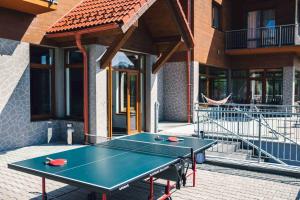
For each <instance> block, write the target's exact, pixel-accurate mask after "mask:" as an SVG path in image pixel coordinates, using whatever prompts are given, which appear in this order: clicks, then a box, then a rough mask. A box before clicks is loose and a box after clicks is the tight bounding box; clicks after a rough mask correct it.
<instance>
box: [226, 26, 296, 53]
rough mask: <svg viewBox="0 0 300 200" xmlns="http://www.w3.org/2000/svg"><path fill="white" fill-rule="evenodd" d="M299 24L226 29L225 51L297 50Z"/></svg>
mask: <svg viewBox="0 0 300 200" xmlns="http://www.w3.org/2000/svg"><path fill="white" fill-rule="evenodd" d="M298 32H299V25H298V24H291V25H281V26H274V27H261V28H256V29H242V30H233V31H227V32H226V33H225V36H226V53H227V54H229V55H243V54H252V53H258V54H262V53H275V52H276V53H280V52H299V51H300V49H299V48H298V47H297V46H296V45H298V44H300V43H299V35H298Z"/></svg>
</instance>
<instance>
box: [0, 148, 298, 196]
mask: <svg viewBox="0 0 300 200" xmlns="http://www.w3.org/2000/svg"><path fill="white" fill-rule="evenodd" d="M77 147H79V146H76V147H74V146H67V145H65V146H64V145H59V146H55V145H53V146H32V147H25V148H22V149H17V150H13V151H8V152H5V153H3V154H2V153H1V152H0V200H9V199H17V200H23V199H24V200H27V199H31V200H37V199H41V178H39V177H35V176H32V175H28V174H24V173H21V172H17V171H14V170H10V169H8V168H7V164H8V163H9V162H15V161H19V160H24V159H27V158H33V157H36V156H42V155H45V154H49V153H55V152H59V151H64V150H68V149H72V148H77ZM164 182H165V181H163V182H162V183H164ZM196 183H197V186H196V187H195V188H193V187H191V185H192V181H191V179H189V180H188V181H187V187H184V188H182V189H181V190H174V191H172V199H173V200H205V199H209V200H210V199H230V200H231V199H233V200H234V199H238V200H239V199H241V200H244V199H257V200H265V199H268V200H269V199H274V200H276V199H278V200H279V199H280V200H285V199H291V200H295V199H300V198H299V197H300V180H299V179H296V178H291V177H285V176H278V175H270V174H264V173H258V172H250V171H244V170H237V169H229V168H224V167H218V166H213V165H207V164H203V165H199V166H198V171H197V177H196ZM148 188H149V186H148V184H147V183H145V182H137V183H135V184H133V187H130V188H128V189H126V190H124V191H122V192H119V193H117V194H113V195H112V196H111V197H110V198H109V200H128V199H130V200H141V199H147V197H148ZM47 192H48V194H49V197H50V199H53V198H55V199H58V200H71V199H72V200H77V199H79V200H81V199H86V197H87V194H88V193H89V191H87V190H84V189H78V188H75V187H73V186H68V185H66V184H62V183H59V182H55V181H50V180H47ZM163 192H164V187H162V186H159V185H156V186H155V197H157V198H159V197H160V196H161V195H162V194H163Z"/></svg>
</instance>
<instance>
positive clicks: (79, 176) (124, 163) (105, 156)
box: [8, 133, 216, 192]
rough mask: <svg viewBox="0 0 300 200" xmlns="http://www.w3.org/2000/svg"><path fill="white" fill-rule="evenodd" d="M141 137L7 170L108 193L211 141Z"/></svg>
mask: <svg viewBox="0 0 300 200" xmlns="http://www.w3.org/2000/svg"><path fill="white" fill-rule="evenodd" d="M156 137H157V134H152V133H140V134H136V135H131V136H125V137H120V138H116V139H113V140H111V141H108V142H104V143H100V144H97V145H92V146H84V147H81V148H77V149H73V150H68V151H64V152H60V153H55V154H50V155H45V156H41V157H37V158H33V159H29V160H24V161H20V162H16V163H12V164H9V165H8V167H9V168H11V169H15V170H18V171H22V172H25V173H29V174H32V175H36V176H40V177H44V178H48V179H52V180H56V181H60V182H63V183H67V184H70V185H74V186H78V187H82V188H87V189H91V190H94V191H101V192H102V191H104V192H111V191H114V190H117V189H120V188H122V187H125V186H128V185H129V184H130V183H132V182H134V181H135V180H139V179H142V178H145V177H147V176H149V175H151V174H153V173H157V172H159V171H162V170H165V169H166V168H167V167H168V166H170V165H172V164H174V163H176V162H178V161H179V160H180V159H181V158H182V157H183V158H187V157H189V156H191V154H192V152H194V153H197V152H200V151H204V150H206V149H208V148H209V147H211V146H212V145H214V144H215V143H216V141H214V140H202V139H199V138H193V137H179V138H181V139H183V140H182V141H179V142H169V141H167V138H168V137H169V136H165V135H160V138H161V140H156V139H155V138H156ZM47 157H49V158H52V159H58V158H64V159H67V164H66V165H64V166H61V167H53V166H49V165H46V164H45V160H46V158H47Z"/></svg>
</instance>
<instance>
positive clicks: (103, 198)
mask: <svg viewBox="0 0 300 200" xmlns="http://www.w3.org/2000/svg"><path fill="white" fill-rule="evenodd" d="M106 199H107V198H106V193H105V192H103V193H102V200H106Z"/></svg>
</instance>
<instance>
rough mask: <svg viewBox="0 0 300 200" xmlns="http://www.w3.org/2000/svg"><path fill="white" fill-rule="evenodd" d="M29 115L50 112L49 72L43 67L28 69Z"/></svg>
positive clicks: (48, 113)
mask: <svg viewBox="0 0 300 200" xmlns="http://www.w3.org/2000/svg"><path fill="white" fill-rule="evenodd" d="M30 101H31V106H30V108H31V115H50V113H51V72H50V70H45V69H34V68H32V69H30Z"/></svg>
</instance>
